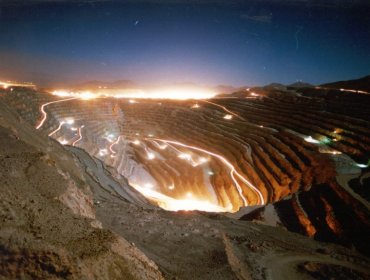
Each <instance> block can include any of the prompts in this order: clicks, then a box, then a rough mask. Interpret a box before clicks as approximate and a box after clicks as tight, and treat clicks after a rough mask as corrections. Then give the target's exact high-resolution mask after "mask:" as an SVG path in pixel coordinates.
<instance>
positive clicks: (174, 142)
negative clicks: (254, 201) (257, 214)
mask: <svg viewBox="0 0 370 280" xmlns="http://www.w3.org/2000/svg"><path fill="white" fill-rule="evenodd" d="M148 140H152V139H148ZM153 140H156V141H159V142H163V143H166V144H167V145H169V144H172V145H177V146H180V147H185V148H188V149H192V150H196V151H200V152H203V153H206V154H208V155H210V156H213V157H215V158H217V159H219V160H220V161H221V162H223V163H224V164H225V165H226V166H227V167H228V168H229V169H230V176H231V178H232V180H233V182H234V185H235V186H236V189H237V191H238V192H239V195H240V197H241V198H242V200H243V202H244V205H245V206H247V205H248V202H247V200H246V198H245V197H244V195H243V191H242V188H241V186H240V185H239V183H238V181H237V180H236V178H235V175H236V176H237V177H238V178H239V179H240V180H242V181H243V182H244V183H245V184H246V185H247V186H248V187H249V188H251V189H252V190H254V191H255V192H256V193H257V194H258V196H259V200H260V202H261V204H265V200H264V198H263V196H262V193H261V192H260V191H259V190H258V189H257V188H256V187H255V186H254V185H253V184H252V183H251V182H250V181H249V180H247V179H246V178H244V177H243V176H242V175H241V174H240V173H239V172H238V171H236V169H235V167H234V166H233V165H232V164H231V163H230V162H229V161H228V160H227V159H226V158H224V157H223V156H221V155H219V154H216V153H213V152H210V151H208V150H205V149H202V148H199V147H195V146H190V145H186V144H183V143H181V142H177V141H172V140H165V139H159V138H154V139H153Z"/></svg>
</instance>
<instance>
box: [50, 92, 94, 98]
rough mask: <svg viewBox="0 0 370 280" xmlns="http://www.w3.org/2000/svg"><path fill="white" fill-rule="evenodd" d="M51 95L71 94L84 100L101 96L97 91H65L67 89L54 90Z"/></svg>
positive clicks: (62, 95) (63, 95)
mask: <svg viewBox="0 0 370 280" xmlns="http://www.w3.org/2000/svg"><path fill="white" fill-rule="evenodd" d="M51 94H52V95H56V96H61V97H66V96H71V97H75V98H80V99H84V100H89V99H94V98H98V97H101V95H100V94H99V93H92V92H91V91H76V92H74V91H67V90H54V91H53V92H51Z"/></svg>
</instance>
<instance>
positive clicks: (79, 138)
mask: <svg viewBox="0 0 370 280" xmlns="http://www.w3.org/2000/svg"><path fill="white" fill-rule="evenodd" d="M83 127H84V125H82V126H80V127H79V128H78V135H79V137H78V139H77V140H75V141H74V142H73V143H72V146H75V145H76V144H77V143H78V142H80V141H81V140H82V134H81V130H82V128H83Z"/></svg>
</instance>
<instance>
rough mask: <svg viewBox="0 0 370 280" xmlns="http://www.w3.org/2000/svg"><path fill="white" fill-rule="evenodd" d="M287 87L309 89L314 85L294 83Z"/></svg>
mask: <svg viewBox="0 0 370 280" xmlns="http://www.w3.org/2000/svg"><path fill="white" fill-rule="evenodd" d="M287 87H291V88H311V87H314V85H311V84H309V83H305V82H296V83H293V84H290V85H287Z"/></svg>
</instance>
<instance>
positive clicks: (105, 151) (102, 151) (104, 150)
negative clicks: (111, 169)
mask: <svg viewBox="0 0 370 280" xmlns="http://www.w3.org/2000/svg"><path fill="white" fill-rule="evenodd" d="M107 154H108V151H107V149H100V150H99V156H106V155H107Z"/></svg>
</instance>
